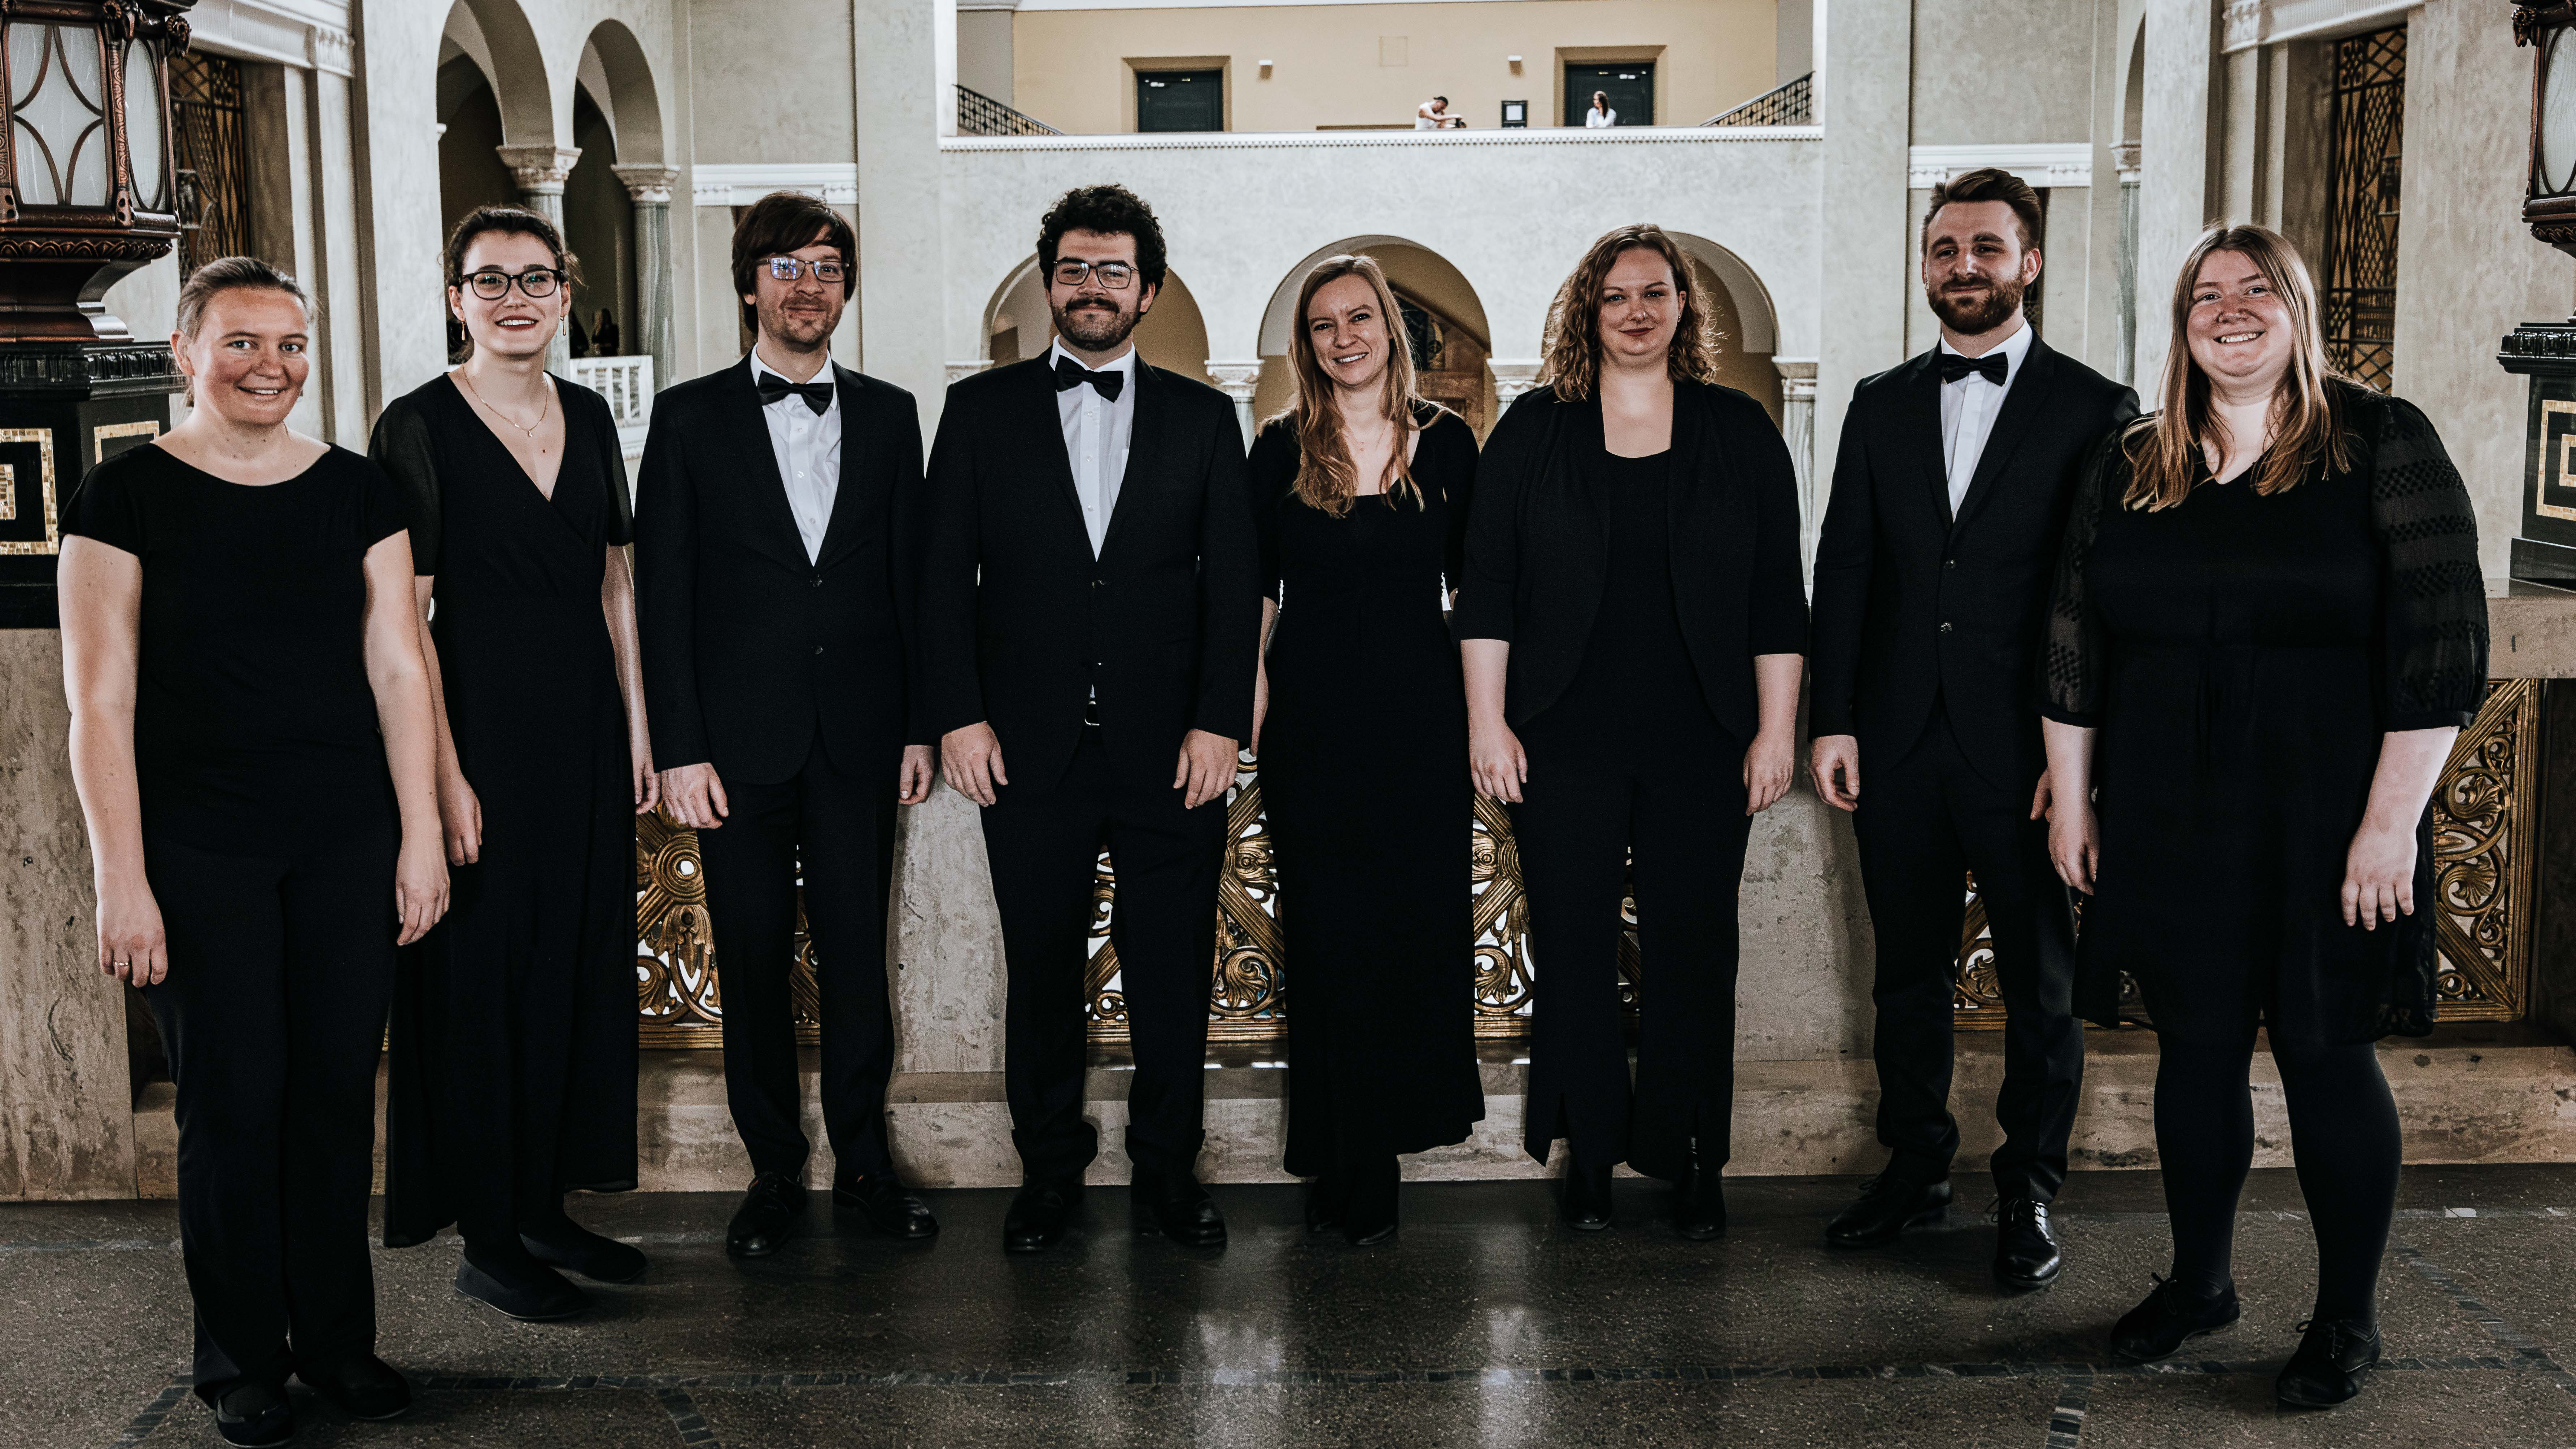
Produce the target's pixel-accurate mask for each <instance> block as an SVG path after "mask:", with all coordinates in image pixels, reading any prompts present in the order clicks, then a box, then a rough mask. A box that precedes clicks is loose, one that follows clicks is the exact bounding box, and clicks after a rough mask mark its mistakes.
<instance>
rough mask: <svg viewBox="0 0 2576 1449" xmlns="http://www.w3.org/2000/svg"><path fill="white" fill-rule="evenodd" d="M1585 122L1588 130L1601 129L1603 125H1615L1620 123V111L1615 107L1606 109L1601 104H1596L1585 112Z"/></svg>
mask: <svg viewBox="0 0 2576 1449" xmlns="http://www.w3.org/2000/svg"><path fill="white" fill-rule="evenodd" d="M1583 124H1584V127H1585V129H1587V130H1599V129H1600V128H1601V127H1603V126H1615V125H1617V124H1619V112H1618V110H1617V109H1616V108H1615V107H1614V108H1610V109H1606V110H1605V109H1603V108H1602V107H1600V106H1594V107H1593V108H1592V109H1590V110H1588V111H1585V112H1584V113H1583Z"/></svg>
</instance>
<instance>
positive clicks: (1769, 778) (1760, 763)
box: [1744, 730, 1798, 815]
mask: <svg viewBox="0 0 2576 1449" xmlns="http://www.w3.org/2000/svg"><path fill="white" fill-rule="evenodd" d="M1797 769H1798V742H1797V741H1796V740H1795V739H1793V738H1791V737H1790V735H1789V734H1788V732H1787V731H1785V730H1783V731H1772V730H1765V731H1763V732H1761V733H1759V734H1757V735H1755V736H1754V737H1753V744H1752V747H1751V748H1749V749H1747V750H1746V751H1745V752H1744V813H1745V814H1747V815H1759V814H1761V813H1762V812H1763V811H1765V810H1768V809H1770V808H1771V807H1772V806H1773V805H1774V804H1777V803H1778V802H1779V799H1780V797H1781V796H1783V795H1786V794H1788V793H1789V777H1790V776H1791V775H1793V774H1795V773H1797Z"/></svg>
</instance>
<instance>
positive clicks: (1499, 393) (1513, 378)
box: [1485, 357, 1540, 407]
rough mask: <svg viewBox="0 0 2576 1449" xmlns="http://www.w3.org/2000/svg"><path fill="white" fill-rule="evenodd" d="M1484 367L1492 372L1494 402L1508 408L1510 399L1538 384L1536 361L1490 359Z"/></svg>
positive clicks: (1533, 359) (1538, 364)
mask: <svg viewBox="0 0 2576 1449" xmlns="http://www.w3.org/2000/svg"><path fill="white" fill-rule="evenodd" d="M1485 365H1486V366H1487V367H1489V368H1492V369H1493V371H1494V401H1495V402H1496V403H1498V404H1500V405H1501V406H1503V407H1510V406H1511V405H1512V399H1514V398H1516V397H1519V396H1520V395H1521V394H1522V393H1525V392H1527V391H1529V390H1530V389H1531V388H1532V387H1534V386H1536V385H1537V383H1538V370H1539V367H1540V363H1539V362H1538V360H1537V359H1535V358H1531V359H1527V360H1522V359H1515V358H1501V357H1496V358H1491V359H1489V360H1487V362H1486V363H1485Z"/></svg>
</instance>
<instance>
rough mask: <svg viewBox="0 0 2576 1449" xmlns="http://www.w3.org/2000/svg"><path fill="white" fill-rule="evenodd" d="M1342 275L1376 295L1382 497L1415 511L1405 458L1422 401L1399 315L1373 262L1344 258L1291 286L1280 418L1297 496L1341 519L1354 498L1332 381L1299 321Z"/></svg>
mask: <svg viewBox="0 0 2576 1449" xmlns="http://www.w3.org/2000/svg"><path fill="white" fill-rule="evenodd" d="M1344 277H1357V278H1359V279H1360V280H1362V281H1364V282H1366V283H1368V285H1369V290H1370V291H1372V292H1374V293H1376V294H1377V306H1378V317H1379V320H1380V321H1381V322H1382V323H1383V324H1384V325H1385V327H1386V371H1384V372H1382V373H1379V374H1378V388H1379V392H1378V406H1379V407H1380V408H1381V409H1383V410H1384V412H1385V415H1386V417H1387V418H1388V419H1389V420H1390V421H1392V422H1393V423H1394V424H1395V456H1394V458H1393V459H1391V460H1390V461H1389V462H1388V464H1387V473H1388V477H1387V478H1386V480H1385V481H1386V491H1387V493H1388V494H1389V495H1391V496H1401V497H1405V498H1410V499H1412V500H1413V503H1414V506H1416V507H1420V506H1421V504H1422V489H1421V488H1420V486H1418V485H1417V484H1415V482H1414V481H1413V460H1412V459H1411V458H1409V457H1407V456H1406V454H1408V453H1410V452H1411V451H1412V449H1411V447H1410V446H1409V444H1410V443H1411V441H1412V435H1413V433H1414V431H1415V429H1416V428H1417V427H1418V426H1419V424H1418V423H1417V422H1416V421H1415V420H1414V410H1415V408H1414V405H1415V404H1417V403H1419V402H1420V401H1421V400H1422V399H1421V396H1420V394H1418V393H1416V392H1415V391H1414V390H1413V339H1412V337H1411V336H1410V335H1409V334H1408V333H1406V331H1405V330H1404V312H1403V310H1402V309H1401V308H1399V307H1398V306H1397V305H1396V302H1395V288H1393V287H1391V286H1389V285H1387V280H1386V273H1385V272H1384V271H1382V270H1380V269H1379V267H1378V264H1377V262H1376V261H1375V260H1374V259H1372V258H1369V257H1364V256H1355V255H1350V254H1344V255H1341V256H1332V257H1326V258H1324V259H1323V260H1322V261H1320V262H1317V263H1316V264H1315V269H1314V270H1313V271H1311V272H1308V273H1307V274H1306V280H1305V281H1303V282H1301V283H1299V284H1298V287H1297V311H1296V313H1295V315H1294V318H1293V320H1291V322H1290V323H1289V332H1288V367H1289V375H1290V376H1291V377H1292V378H1294V379H1295V381H1296V384H1297V400H1296V401H1294V402H1292V403H1290V404H1289V405H1288V408H1287V410H1286V411H1285V412H1282V413H1281V414H1280V415H1279V416H1281V417H1283V418H1286V419H1287V420H1288V425H1289V427H1290V428H1291V429H1292V430H1294V432H1295V433H1296V436H1297V498H1298V500H1299V501H1300V502H1302V503H1304V504H1306V505H1307V506H1308V507H1310V508H1318V509H1321V510H1323V511H1324V512H1326V513H1329V514H1331V515H1333V516H1334V517H1335V518H1345V517H1348V516H1349V515H1350V511H1351V500H1353V499H1355V498H1357V497H1359V466H1358V465H1357V464H1355V463H1353V462H1352V461H1351V450H1350V447H1349V445H1348V444H1347V443H1345V442H1344V441H1343V439H1342V410H1341V408H1340V407H1339V406H1337V405H1336V404H1335V403H1334V401H1333V380H1332V378H1331V377H1329V376H1327V375H1326V374H1325V372H1324V363H1323V359H1322V358H1321V357H1319V356H1317V355H1316V352H1315V333H1314V329H1313V328H1312V327H1310V326H1309V325H1308V323H1307V316H1306V309H1307V307H1309V306H1310V305H1312V304H1313V303H1314V300H1315V294H1316V293H1317V292H1319V291H1322V290H1323V289H1324V287H1325V285H1326V284H1328V283H1331V282H1338V281H1340V280H1341V279H1342V278H1344Z"/></svg>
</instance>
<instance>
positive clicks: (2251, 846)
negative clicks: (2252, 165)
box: [2043, 226, 2487, 1408]
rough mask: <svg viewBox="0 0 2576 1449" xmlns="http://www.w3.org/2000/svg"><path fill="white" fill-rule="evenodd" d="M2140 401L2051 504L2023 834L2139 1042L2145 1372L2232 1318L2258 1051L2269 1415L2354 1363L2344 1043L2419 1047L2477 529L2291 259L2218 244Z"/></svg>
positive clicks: (2382, 1219)
mask: <svg viewBox="0 0 2576 1449" xmlns="http://www.w3.org/2000/svg"><path fill="white" fill-rule="evenodd" d="M2171 356H2172V359H2173V360H2172V362H2171V363H2170V364H2169V365H2168V370H2167V374H2166V379H2167V380H2166V385H2165V396H2164V407H2163V409H2162V411H2160V412H2158V413H2155V414H2153V415H2151V416H2148V417H2144V418H2140V419H2138V420H2137V421H2136V422H2135V423H2132V424H2130V425H2129V426H2128V427H2127V428H2126V429H2124V430H2123V431H2122V432H2120V433H2117V434H2114V435H2113V436H2112V438H2110V439H2108V440H2106V442H2105V446H2104V447H2103V449H2102V451H2101V453H2100V454H2099V456H2098V458H2097V460H2096V463H2095V466H2094V470H2093V473H2092V476H2091V477H2090V479H2089V480H2088V481H2087V482H2086V483H2085V485H2084V486H2083V489H2082V491H2080V492H2079V493H2078V494H2077V497H2076V502H2075V511H2074V516H2073V520H2072V522H2071V523H2070V524H2069V526H2068V530H2067V538H2066V545H2065V551H2064V556H2063V559H2062V561H2061V563H2060V565H2059V573H2058V581H2057V589H2056V599H2055V602H2054V604H2053V606H2052V609H2051V618H2050V626H2049V627H2050V637H2049V641H2048V652H2047V664H2048V686H2047V687H2048V698H2047V700H2046V701H2045V705H2044V710H2043V712H2044V713H2045V715H2046V716H2047V723H2046V725H2045V729H2046V732H2047V738H2048V761H2049V783H2050V789H2051V792H2052V794H2053V796H2054V798H2055V800H2056V808H2055V810H2054V811H2053V812H2052V816H2051V820H2050V827H2049V847H2050V853H2051V855H2052V856H2053V857H2054V858H2055V861H2056V864H2057V869H2058V873H2059V874H2060V875H2061V876H2063V877H2065V879H2066V883H2067V884H2068V885H2070V886H2073V887H2075V888H2076V889H2077V890H2081V891H2085V892H2088V893H2090V894H2091V895H2092V897H2093V900H2092V904H2091V907H2090V909H2089V910H2088V912H2087V914H2086V917H2085V924H2084V934H2083V939H2082V943H2081V946H2080V948H2079V950H2080V958H2079V962H2078V977H2077V987H2076V990H2077V1005H2078V1007H2079V1008H2080V1009H2082V1010H2083V1011H2084V1013H2085V1014H2086V1015H2087V1016H2090V1017H2092V1018H2093V1019H2095V1020H2097V1021H2108V1020H2109V1019H2110V1018H2111V1017H2112V1016H2113V1015H2114V1014H2115V1012H2116V1000H2115V998H2116V994H2117V988H2118V977H2119V973H2120V972H2122V971H2126V972H2128V973H2129V974H2130V975H2132V976H2134V977H2135V978H2136V979H2137V983H2138V987H2139V989H2140V991H2141V992H2142V993H2143V994H2144V996H2145V998H2146V1006H2147V1013H2148V1015H2149V1016H2150V1017H2151V1018H2152V1019H2153V1022H2154V1025H2155V1029H2156V1034H2157V1039H2158V1047H2159V1051H2160V1053H2161V1060H2160V1061H2159V1062H2158V1064H2157V1068H2156V1093H2155V1103H2156V1149H2157V1151H2158V1153H2159V1154H2160V1155H2161V1156H2162V1158H2163V1166H2164V1181H2165V1203H2166V1209H2167V1212H2168V1214H2169V1215H2170V1217H2171V1219H2172V1224H2173V1240H2174V1256H2173V1267H2172V1275H2171V1276H2170V1277H2168V1278H2165V1279H2163V1280H2161V1281H2160V1282H2159V1283H2158V1284H2157V1286H2156V1288H2155V1291H2154V1292H2152V1293H2150V1294H2149V1295H2148V1297H2147V1299H2146V1301H2145V1302H2144V1303H2141V1304H2140V1305H2139V1306H2138V1307H2137V1308H2136V1309H2134V1310H2133V1311H2131V1312H2130V1313H2129V1314H2128V1316H2126V1317H2124V1318H2122V1319H2121V1320H2120V1322H2119V1324H2118V1325H2117V1326H2116V1327H2114V1328H2113V1329H2112V1331H2111V1352H2112V1354H2113V1355H2114V1356H2115V1357H2116V1358H2119V1359H2121V1360H2124V1361H2130V1362H2147V1361H2152V1360H2155V1359H2160V1358H2165V1357H2168V1356H2170V1355H2172V1354H2173V1353H2175V1352H2177V1351H2178V1350H2180V1349H2181V1347H2182V1346H2183V1344H2184V1343H2185V1342H2186V1341H2188V1340H2190V1339H2192V1338H2196V1337H2198V1336H2200V1335H2202V1334H2205V1333H2211V1332H2215V1331H2217V1330H2218V1329H2221V1328H2225V1327H2227V1326H2228V1325H2230V1324H2232V1323H2234V1322H2235V1321H2236V1319H2237V1316H2238V1309H2237V1301H2236V1286H2235V1282H2234V1279H2233V1277H2232V1272H2231V1266H2230V1261H2229V1260H2230V1239H2231V1238H2232V1236H2233V1232H2234V1227H2235V1219H2236V1201H2237V1195H2238V1193H2239V1191H2240V1190H2241V1189H2242V1188H2243V1187H2244V1184H2245V1172H2246V1169H2247V1167H2248V1166H2249V1165H2250V1163H2251V1161H2252V1158H2253V1151H2254V1114H2253V1106H2252V1100H2251V1097H2250V1095H2249V1092H2248V1088H2247V1076H2248V1072H2249V1070H2250V1066H2251V1061H2252V1057H2253V1051H2254V1035H2255V1030H2256V1028H2257V1027H2258V1026H2259V1027H2261V1028H2262V1029H2263V1030H2264V1031H2265V1032H2266V1033H2267V1035H2268V1038H2269V1041H2270V1045H2271V1052H2272V1059H2273V1062H2274V1063H2275V1064H2276V1065H2277V1066H2278V1067H2279V1068H2280V1072H2281V1086H2282V1091H2283V1095H2284V1097H2285V1098H2286V1099H2287V1102H2288V1106H2289V1110H2290V1146H2291V1150H2292V1153H2293V1154H2294V1156H2295V1157H2296V1159H2297V1162H2298V1169H2299V1187H2300V1190H2301V1191H2302V1192H2303V1193H2304V1194H2305V1195H2306V1197H2307V1204H2308V1214H2309V1219H2310V1221H2311V1223H2312V1224H2313V1225H2314V1228H2315V1231H2316V1238H2317V1296H2316V1309H2315V1312H2314V1313H2313V1314H2312V1315H2311V1316H2310V1318H2309V1320H2308V1322H2307V1323H2306V1324H2305V1325H2303V1328H2304V1330H2305V1333H2306V1336H2305V1338H2304V1339H2303V1340H2302V1341H2301V1342H2300V1345H2299V1349H2298V1352H2297V1353H2296V1354H2294V1355H2293V1356H2292V1357H2291V1359H2290V1361H2289V1363H2288V1364H2287V1366H2285V1367H2284V1368H2283V1369H2282V1371H2281V1375H2280V1379H2279V1382H2278V1385H2277V1393H2278V1396H2279V1399H2280V1402H2281V1403H2282V1405H2283V1406H2285V1407H2292V1408H2320V1407H2324V1406H2327V1405H2331V1404H2338V1403H2342V1402H2344V1401H2346V1400H2348V1399H2350V1398H2352V1397H2353V1396H2354V1395H2356V1394H2358V1393H2360V1392H2361V1387H2362V1381H2363V1379H2364V1377H2365V1376H2366V1375H2367V1374H2368V1373H2369V1371H2370V1369H2371V1367H2372V1366H2373V1365H2375V1364H2376V1363H2377V1362H2378V1361H2379V1357H2380V1350H2379V1331H2378V1323H2377V1316H2376V1313H2375V1306H2376V1302H2377V1291H2376V1289H2377V1283H2378V1274H2379V1259H2380V1255H2381V1253H2382V1251H2383V1250H2384V1249H2385V1247H2386V1245H2387V1242H2388V1226H2389V1221H2390V1218H2391V1216H2392V1214H2393V1212H2394V1209H2395V1204H2396V1197H2397V1173H2398V1164H2399V1161H2400V1157H2399V1148H2400V1143H2399V1134H2398V1122H2397V1108H2396V1104H2395V1103H2394V1102H2393V1101H2392V1100H2391V1099H2390V1097H2389V1092H2388V1082H2387V1079H2386V1077H2384V1076H2383V1075H2382V1074H2381V1072H2380V1068H2379V1058H2378V1054H2377V1052H2376V1051H2375V1050H2374V1049H2373V1046H2372V1043H2373V1042H2375V1041H2377V1040H2378V1039H2379V1038H2381V1037H2383V1036H2388V1035H2391V1034H2396V1035H2403V1036H2420V1035H2423V1034H2424V1033H2426V1032H2427V1031H2429V1030H2431V1025H2432V1005H2433V1000H2432V998H2433V969H2434V953H2433V939H2432V934H2433V923H2432V914H2431V913H2432V909H2433V906H2434V895H2433V877H2432V850H2431V848H2430V844H2429V841H2428V839H2427V833H2426V814H2425V808H2426V804H2427V802H2428V801H2429V800H2430V798H2431V796H2432V793H2433V785H2434V781H2435V779H2436V778H2437V777H2438V776H2439V775H2440V773H2441V769H2442V765H2443V762H2444V761H2445V760H2446V759H2447V758H2448V757H2449V755H2450V751H2451V744H2452V742H2453V740H2455V739H2456V738H2457V737H2458V735H2459V731H2460V727H2461V726H2463V725H2465V724H2467V723H2468V722H2469V721H2470V719H2471V718H2472V717H2473V716H2474V715H2475V714H2476V712H2477V709H2478V706H2479V704H2480V703H2481V702H2482V700H2483V698H2484V695H2485V690H2486V685H2485V679H2486V664H2487V626H2486V596H2485V590H2484V587H2483V585H2482V583H2481V581H2480V578H2479V572H2478V540H2477V518H2476V514H2475V513H2474V511H2473V510H2472V508H2471V506H2470V502H2469V495H2468V490H2467V489H2466V488H2465V487H2464V486H2463V485H2462V484H2461V482H2460V475H2459V473H2458V471H2457V470H2455V469H2454V468H2453V467H2452V466H2451V461H2450V459H2449V457H2448V456H2446V455H2445V454H2444V453H2443V451H2442V441H2441V439H2440V438H2439V437H2437V436H2435V435H2434V432H2433V425H2432V423H2431V422H2429V421H2427V420H2426V418H2425V416H2424V414H2423V413H2421V412H2419V411H2417V410H2416V408H2415V407H2414V406H2413V405H2412V404H2409V403H2406V402H2402V401H2399V400H2398V399H2396V398H2392V397H2388V396H2386V395H2384V394H2381V393H2377V392H2373V391H2371V390H2370V389H2369V388H2366V387H2363V386H2361V385H2359V384H2357V383H2353V382H2349V381H2346V380H2345V379H2343V378H2340V377H2336V376H2334V375H2332V374H2331V373H2330V372H2329V371H2328V370H2327V366H2326V361H2325V347H2324V342H2323V339H2322V337H2321V336H2320V334H2319V331H2318V327H2317V304H2316V289H2315V287H2314V285H2313V284H2312V283H2311V282H2310V281H2309V279H2308V272H2307V268H2306V266H2305V265H2304V264H2303V263H2302V262H2301V261H2300V260H2299V255H2298V253H2297V252H2296V251H2295V250H2294V249H2292V247H2291V246H2290V244H2289V243H2288V242H2287V241H2284V240H2283V239H2282V238H2281V237H2280V236H2278V235H2276V234H2275V233H2273V232H2270V231H2267V230H2265V229H2263V228H2261V227H2253V226H2241V227H2233V228H2225V229H2220V230H2214V231H2212V232H2210V233H2209V234H2208V235H2206V236H2204V237H2203V238H2202V239H2201V242H2200V245H2199V246H2198V247H2197V248H2195V249H2194V250H2193V252H2192V255H2191V258H2190V260H2189V261H2188V262H2187V263H2185V265H2184V267H2183V271H2182V275H2181V277H2180V278H2179V279H2178V281H2177V284H2176V286H2175V288H2174V298H2173V350H2172V353H2171Z"/></svg>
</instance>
